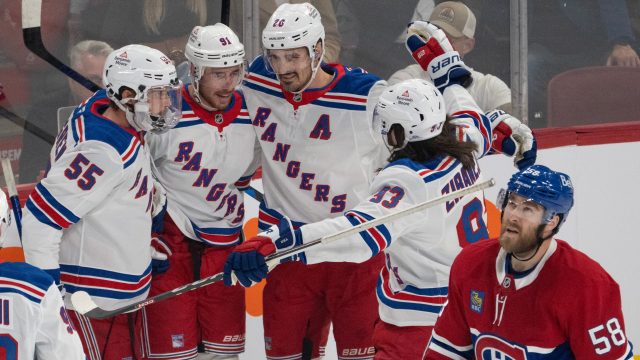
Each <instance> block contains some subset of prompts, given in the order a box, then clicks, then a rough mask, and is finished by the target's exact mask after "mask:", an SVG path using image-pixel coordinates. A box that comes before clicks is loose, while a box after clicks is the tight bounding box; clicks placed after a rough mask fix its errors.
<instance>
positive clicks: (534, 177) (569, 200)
mask: <svg viewBox="0 0 640 360" xmlns="http://www.w3.org/2000/svg"><path fill="white" fill-rule="evenodd" d="M510 193H515V194H517V195H520V196H522V197H524V198H526V199H529V200H531V201H533V202H535V203H537V204H540V205H542V206H543V207H544V208H545V213H544V216H543V221H544V222H545V223H547V222H549V221H551V219H552V218H553V216H554V215H559V216H560V222H559V223H558V226H557V227H556V231H557V229H559V228H560V225H562V223H564V221H565V220H566V219H567V215H569V210H571V207H572V206H573V185H572V184H571V178H569V175H567V174H564V173H561V172H558V171H553V170H551V169H549V168H548V167H546V166H544V165H533V166H530V167H528V168H526V169H524V170H521V171H519V172H517V173H515V174H513V176H511V179H509V182H508V183H507V189H506V191H501V194H500V196H499V199H498V204H501V205H502V208H503V209H504V206H505V205H506V201H507V199H508V195H509V194H510Z"/></svg>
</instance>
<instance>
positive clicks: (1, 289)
mask: <svg viewBox="0 0 640 360" xmlns="http://www.w3.org/2000/svg"><path fill="white" fill-rule="evenodd" d="M0 293H14V294H18V295H20V296H23V297H25V298H27V299H28V300H30V301H33V302H34V303H36V304H40V303H41V302H42V298H37V297H35V296H33V295H31V294H29V293H26V292H24V291H20V290H19V289H15V288H12V287H4V286H0Z"/></svg>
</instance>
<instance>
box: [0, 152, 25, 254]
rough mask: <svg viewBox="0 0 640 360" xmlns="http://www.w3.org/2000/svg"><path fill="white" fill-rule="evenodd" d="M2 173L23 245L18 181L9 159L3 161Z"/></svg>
mask: <svg viewBox="0 0 640 360" xmlns="http://www.w3.org/2000/svg"><path fill="white" fill-rule="evenodd" d="M2 172H3V173H4V181H5V183H6V184H7V191H8V192H9V201H10V202H11V210H12V211H13V217H14V218H15V221H16V227H17V228H18V236H19V237H20V244H21V245H22V209H21V208H20V198H19V197H18V190H17V189H16V180H15V178H14V177H13V169H11V160H9V159H7V158H3V159H2Z"/></svg>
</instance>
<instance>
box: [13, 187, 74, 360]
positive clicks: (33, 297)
mask: <svg viewBox="0 0 640 360" xmlns="http://www.w3.org/2000/svg"><path fill="white" fill-rule="evenodd" d="M11 224H12V221H11V212H10V211H9V204H8V203H7V196H6V195H5V193H4V192H3V191H2V190H0V248H1V247H2V245H3V244H4V239H5V238H6V235H7V230H8V228H9V227H10V226H11ZM0 314H1V315H0V358H2V359H6V360H33V359H54V360H63V359H64V360H66V359H75V360H82V359H85V358H86V357H85V355H84V352H83V351H82V343H81V342H80V338H79V337H78V333H77V332H76V331H75V329H74V328H73V325H71V323H70V320H69V316H68V315H67V312H66V310H65V308H64V304H63V302H62V295H61V294H60V290H58V287H57V286H56V284H55V283H54V281H53V279H52V278H51V277H50V276H49V275H47V274H46V273H45V272H44V271H42V270H40V269H38V268H36V267H34V266H32V265H29V264H26V263H22V262H3V263H0Z"/></svg>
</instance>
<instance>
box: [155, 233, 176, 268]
mask: <svg viewBox="0 0 640 360" xmlns="http://www.w3.org/2000/svg"><path fill="white" fill-rule="evenodd" d="M172 254H173V252H172V251H171V247H170V246H169V244H167V243H166V242H165V241H164V239H162V237H159V236H154V237H152V238H151V273H152V274H154V275H157V274H162V273H164V272H166V271H167V270H169V256H171V255H172Z"/></svg>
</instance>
